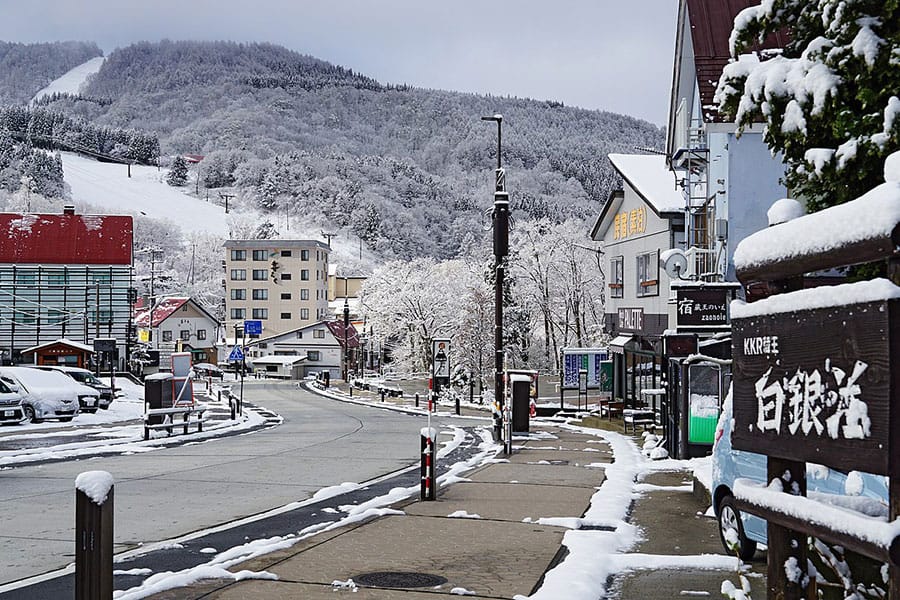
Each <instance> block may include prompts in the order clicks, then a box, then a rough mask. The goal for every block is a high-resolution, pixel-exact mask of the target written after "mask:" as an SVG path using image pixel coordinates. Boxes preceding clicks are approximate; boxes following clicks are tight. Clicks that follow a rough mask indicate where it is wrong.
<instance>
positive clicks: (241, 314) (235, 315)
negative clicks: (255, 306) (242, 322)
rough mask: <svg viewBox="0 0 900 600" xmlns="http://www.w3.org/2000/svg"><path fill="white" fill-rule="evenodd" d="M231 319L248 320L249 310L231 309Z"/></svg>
mask: <svg viewBox="0 0 900 600" xmlns="http://www.w3.org/2000/svg"><path fill="white" fill-rule="evenodd" d="M231 318H232V319H246V318H247V309H246V308H232V309H231Z"/></svg>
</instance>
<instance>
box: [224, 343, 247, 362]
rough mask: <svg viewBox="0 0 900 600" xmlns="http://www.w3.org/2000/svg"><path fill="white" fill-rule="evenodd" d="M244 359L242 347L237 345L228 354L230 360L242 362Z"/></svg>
mask: <svg viewBox="0 0 900 600" xmlns="http://www.w3.org/2000/svg"><path fill="white" fill-rule="evenodd" d="M243 360H244V353H243V352H241V347H240V346H238V345H235V347H234V348H232V349H231V354H229V355H228V362H242V361H243Z"/></svg>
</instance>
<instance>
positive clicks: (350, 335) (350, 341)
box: [325, 321, 359, 348]
mask: <svg viewBox="0 0 900 600" xmlns="http://www.w3.org/2000/svg"><path fill="white" fill-rule="evenodd" d="M325 325H326V326H327V327H328V329H329V330H330V331H331V335H333V336H334V337H335V339H337V341H338V343H340V345H341V348H344V340H346V341H347V344H346V345H347V346H348V347H350V348H359V333H357V331H356V327H354V326H353V323H350V324H348V325H347V329H346V337H345V335H344V333H345V331H344V322H343V321H326V322H325Z"/></svg>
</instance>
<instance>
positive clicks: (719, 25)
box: [679, 0, 788, 122]
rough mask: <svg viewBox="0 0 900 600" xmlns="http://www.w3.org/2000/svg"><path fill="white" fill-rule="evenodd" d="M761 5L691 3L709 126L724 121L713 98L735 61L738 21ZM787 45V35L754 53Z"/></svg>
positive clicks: (712, 0) (732, 0)
mask: <svg viewBox="0 0 900 600" xmlns="http://www.w3.org/2000/svg"><path fill="white" fill-rule="evenodd" d="M758 4H759V0H687V9H688V18H689V19H690V25H691V44H692V45H693V50H694V67H695V69H696V71H697V87H698V88H699V89H700V105H701V106H702V107H703V116H704V118H705V119H706V121H707V122H721V121H724V118H722V117H720V116H719V111H718V110H717V109H715V108H714V107H713V106H714V105H715V102H713V96H714V95H715V92H716V85H717V84H718V82H719V77H720V76H721V75H722V69H723V68H724V67H725V65H726V64H728V60H729V58H730V57H731V51H730V48H729V45H728V40H729V37H730V36H731V30H732V29H733V28H734V18H735V17H736V16H737V15H738V13H740V12H741V11H742V10H744V9H746V8H749V7H750V6H756V5H758ZM679 31H680V28H679ZM787 41H788V39H787V35H786V34H785V33H779V34H777V35H774V36H770V37H769V38H766V40H765V42H764V43H763V44H758V45H754V49H755V50H762V49H765V48H783V47H784V46H785V45H786V44H787Z"/></svg>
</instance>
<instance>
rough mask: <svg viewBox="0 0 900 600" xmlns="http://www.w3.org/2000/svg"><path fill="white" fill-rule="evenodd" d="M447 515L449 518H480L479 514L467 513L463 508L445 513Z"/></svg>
mask: <svg viewBox="0 0 900 600" xmlns="http://www.w3.org/2000/svg"><path fill="white" fill-rule="evenodd" d="M447 517H448V518H450V519H480V518H481V515H479V514H477V513H469V512H466V511H464V510H457V511H454V512H452V513H450V514H449V515H447Z"/></svg>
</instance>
